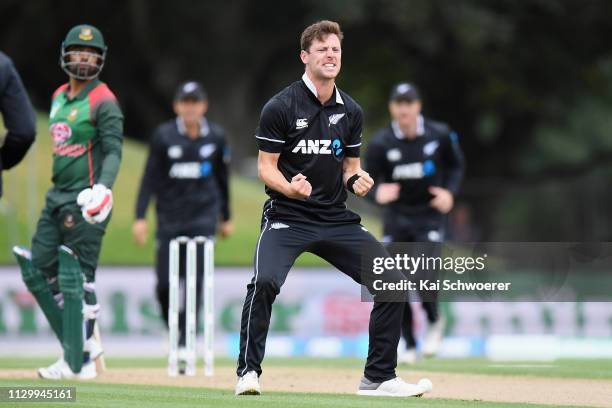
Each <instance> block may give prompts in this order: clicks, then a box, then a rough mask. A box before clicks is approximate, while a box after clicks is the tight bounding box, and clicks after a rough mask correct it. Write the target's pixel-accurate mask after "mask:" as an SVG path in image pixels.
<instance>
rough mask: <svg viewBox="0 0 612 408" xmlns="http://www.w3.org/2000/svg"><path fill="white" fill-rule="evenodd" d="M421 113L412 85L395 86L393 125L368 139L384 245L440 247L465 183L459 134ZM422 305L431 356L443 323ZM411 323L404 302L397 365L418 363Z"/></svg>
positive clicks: (425, 348) (431, 307) (429, 304)
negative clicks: (437, 244) (435, 244)
mask: <svg viewBox="0 0 612 408" xmlns="http://www.w3.org/2000/svg"><path fill="white" fill-rule="evenodd" d="M421 108H422V103H421V97H420V94H419V91H418V89H417V88H416V86H414V85H412V84H409V83H400V84H397V85H396V86H394V87H393V89H392V91H391V98H390V101H389V111H390V113H391V118H392V121H391V123H390V124H389V125H388V126H386V127H384V128H382V129H380V130H379V131H378V132H377V133H376V134H375V135H374V136H373V137H372V140H371V142H370V144H369V146H368V150H367V153H366V167H367V170H368V172H369V173H370V175H371V176H372V178H373V179H374V181H375V182H376V185H375V187H374V188H373V189H372V190H371V191H370V193H369V195H368V197H370V198H372V199H374V200H375V201H376V203H378V204H380V205H383V206H385V209H384V217H383V222H384V227H383V228H384V230H383V241H386V242H441V241H442V240H443V239H444V226H445V223H446V214H447V213H448V212H449V211H450V210H451V209H452V208H453V203H454V197H455V196H456V195H457V193H458V191H459V186H460V183H461V179H462V178H463V173H464V159H463V153H462V152H461V148H460V147H459V142H458V138H457V134H456V133H455V132H453V131H452V130H451V129H450V128H449V127H448V125H446V124H444V123H439V122H434V121H432V120H429V119H426V118H424V117H423V116H422V115H421ZM430 250H432V251H436V248H434V247H432V248H430ZM429 255H434V254H429ZM422 305H423V308H424V309H425V312H426V315H427V320H428V322H429V326H428V332H427V335H426V336H425V339H424V341H423V345H422V348H421V350H422V352H423V354H425V355H426V356H432V355H435V354H436V352H437V350H438V348H439V346H440V343H441V340H442V334H443V332H444V319H443V318H442V317H440V315H439V313H438V307H437V302H436V301H435V300H432V301H424V302H422ZM412 320H413V319H412V309H411V307H410V303H409V302H406V304H405V310H404V319H403V322H402V335H403V337H404V339H405V340H406V349H405V350H401V351H400V353H399V355H398V361H399V362H400V363H401V362H404V363H414V362H415V361H416V358H417V354H416V340H415V338H414V334H413V327H412V326H413V323H412Z"/></svg>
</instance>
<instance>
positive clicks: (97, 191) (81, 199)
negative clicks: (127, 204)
mask: <svg viewBox="0 0 612 408" xmlns="http://www.w3.org/2000/svg"><path fill="white" fill-rule="evenodd" d="M77 204H78V205H79V206H80V207H81V213H82V214H83V218H84V219H85V221H87V222H88V223H90V224H98V223H101V222H103V221H104V220H105V219H106V218H107V217H108V215H109V214H110V212H111V209H112V208H113V193H112V191H111V190H110V189H109V188H106V186H104V185H103V184H94V186H93V187H92V188H86V189H85V190H83V191H81V192H80V193H79V195H78V196H77Z"/></svg>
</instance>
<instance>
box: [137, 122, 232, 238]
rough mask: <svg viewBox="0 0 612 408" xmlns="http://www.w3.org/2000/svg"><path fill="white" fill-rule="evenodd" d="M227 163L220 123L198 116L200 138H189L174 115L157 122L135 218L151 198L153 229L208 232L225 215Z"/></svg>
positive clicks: (226, 215)
mask: <svg viewBox="0 0 612 408" xmlns="http://www.w3.org/2000/svg"><path fill="white" fill-rule="evenodd" d="M228 166H229V148H228V146H227V143H226V138H225V132H224V131H223V129H222V128H221V127H219V126H217V125H215V124H214V123H211V122H209V121H207V120H206V119H204V120H202V123H201V125H200V136H199V137H198V138H196V139H190V138H189V137H188V136H187V133H186V130H185V127H184V124H183V122H182V121H181V120H180V119H179V118H177V119H174V120H169V121H167V122H165V123H163V124H161V125H160V126H159V127H157V129H156V130H155V131H154V133H153V138H152V140H151V148H150V151H149V157H148V159H147V164H146V168H145V172H144V175H143V177H142V182H141V185H140V191H139V193H138V200H137V203H136V218H144V216H145V213H146V210H147V206H148V204H149V201H150V199H151V197H152V196H154V197H155V205H156V210H157V224H158V232H159V231H161V232H162V233H164V234H173V233H182V232H181V231H185V230H191V231H198V230H199V231H212V233H214V229H215V227H216V224H217V220H218V219H219V217H221V218H222V219H223V220H228V219H229V218H230V211H229V203H228V200H229V192H228ZM202 233H204V232H202Z"/></svg>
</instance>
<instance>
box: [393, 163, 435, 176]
mask: <svg viewBox="0 0 612 408" xmlns="http://www.w3.org/2000/svg"><path fill="white" fill-rule="evenodd" d="M434 174H436V163H434V162H433V160H425V161H424V162H422V163H421V162H417V163H408V164H400V165H398V166H395V167H394V168H393V174H392V175H391V178H392V179H393V180H408V179H422V178H423V177H429V176H433V175H434Z"/></svg>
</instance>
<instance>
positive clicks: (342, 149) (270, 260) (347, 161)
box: [236, 21, 427, 396]
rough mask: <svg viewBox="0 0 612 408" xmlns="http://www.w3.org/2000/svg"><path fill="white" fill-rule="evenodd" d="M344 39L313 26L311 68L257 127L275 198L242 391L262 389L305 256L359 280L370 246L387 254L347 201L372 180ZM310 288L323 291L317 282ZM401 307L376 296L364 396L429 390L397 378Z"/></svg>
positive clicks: (244, 340)
mask: <svg viewBox="0 0 612 408" xmlns="http://www.w3.org/2000/svg"><path fill="white" fill-rule="evenodd" d="M341 40H342V32H341V31H340V27H339V25H338V24H337V23H335V22H331V21H320V22H318V23H315V24H313V25H311V26H309V27H308V28H306V30H305V31H304V32H303V33H302V37H301V53H300V58H301V60H302V62H303V63H304V65H305V73H304V75H303V76H302V79H301V80H299V81H297V82H294V83H293V84H291V85H289V86H288V87H287V88H285V89H284V90H282V91H281V92H280V93H278V94H277V95H275V96H274V97H272V99H270V100H269V101H268V103H266V105H265V106H264V108H263V110H262V113H261V119H260V123H259V127H258V128H257V131H256V133H255V140H256V141H257V144H258V146H259V159H258V170H259V176H260V178H261V179H262V180H263V181H264V182H265V184H266V193H267V194H268V196H269V197H270V198H269V199H268V200H267V201H266V203H265V205H264V211H263V217H262V225H261V232H260V235H259V239H258V241H257V246H256V249H255V257H254V269H255V271H254V277H253V279H252V280H251V282H250V283H249V284H248V285H247V295H246V299H245V302H244V308H243V312H242V322H241V330H240V355H239V357H238V366H237V374H238V384H237V386H236V395H253V394H255V395H256V394H259V393H260V386H259V376H260V375H261V373H262V370H261V362H262V360H263V358H264V352H265V344H266V337H267V334H268V328H269V324H270V317H271V311H272V304H273V302H274V300H275V298H276V296H277V295H278V294H279V292H280V288H281V286H282V285H283V283H284V281H285V279H286V277H287V274H288V272H289V270H290V269H291V266H292V265H293V263H294V261H295V259H296V258H297V257H298V256H299V255H300V254H301V253H303V252H311V253H313V254H315V255H318V256H320V257H321V258H323V259H325V260H327V261H328V262H329V263H330V264H332V265H334V266H335V267H336V268H338V269H339V270H340V271H342V272H344V273H345V274H347V275H348V276H350V277H351V278H352V279H353V280H355V281H356V282H357V283H363V282H364V280H368V278H364V276H365V274H367V271H362V266H361V256H360V250H361V249H362V248H363V246H364V245H369V246H370V247H373V248H375V252H377V255H376V256H388V254H387V253H386V251H385V250H384V248H383V247H382V245H381V244H380V243H378V242H377V241H376V239H375V238H374V237H373V236H372V235H371V234H370V233H369V232H368V231H367V230H366V229H365V228H364V227H363V226H361V224H360V221H361V218H360V217H359V216H358V215H357V214H355V213H354V212H352V211H350V210H349V209H347V207H346V205H345V201H346V198H347V192H346V191H347V190H349V191H351V192H353V193H354V194H356V195H358V196H364V195H365V194H367V192H368V191H369V190H370V188H371V187H372V185H373V181H372V179H371V178H370V176H369V175H368V174H367V173H366V172H365V171H363V170H362V169H361V165H360V160H359V150H360V146H361V133H362V126H363V124H362V122H363V113H362V110H361V107H360V106H359V105H358V104H357V103H356V102H355V101H354V100H353V99H352V98H351V97H350V96H349V95H347V94H346V93H345V92H342V91H341V90H339V89H338V88H337V87H336V86H335V81H334V80H335V77H336V76H337V75H338V73H339V71H340V64H341ZM370 273H371V272H370ZM391 273H397V274H398V275H399V272H396V271H392V272H391ZM397 279H400V278H399V277H398V278H397ZM311 289H312V290H313V291H316V283H313V287H312V288H311ZM368 289H370V288H368ZM375 300H376V297H375ZM402 307H403V304H402V303H393V302H378V301H375V302H374V306H373V309H372V313H371V316H370V327H369V335H370V344H369V351H368V359H367V363H366V367H365V373H364V378H362V380H361V384H360V386H359V391H358V393H359V394H362V395H393V396H420V395H422V394H423V393H424V392H426V391H427V390H426V389H424V388H423V387H422V386H421V385H415V384H408V383H406V382H404V381H403V380H401V379H400V378H398V377H396V374H395V367H396V364H397V361H396V360H397V344H398V341H399V337H400V333H399V325H400V320H401V315H402Z"/></svg>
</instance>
